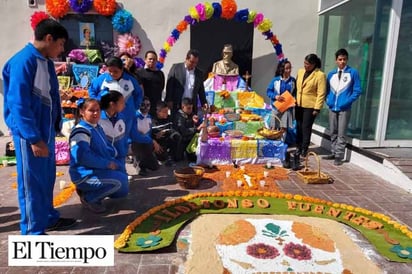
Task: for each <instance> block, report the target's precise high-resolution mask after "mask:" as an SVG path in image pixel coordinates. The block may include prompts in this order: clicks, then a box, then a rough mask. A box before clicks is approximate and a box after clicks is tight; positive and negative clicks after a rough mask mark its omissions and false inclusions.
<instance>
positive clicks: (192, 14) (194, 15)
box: [189, 7, 200, 21]
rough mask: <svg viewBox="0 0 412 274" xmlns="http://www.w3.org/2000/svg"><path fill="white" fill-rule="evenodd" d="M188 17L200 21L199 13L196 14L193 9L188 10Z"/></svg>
mask: <svg viewBox="0 0 412 274" xmlns="http://www.w3.org/2000/svg"><path fill="white" fill-rule="evenodd" d="M189 15H190V16H191V18H193V19H195V20H196V21H199V19H200V16H199V13H198V12H197V9H196V8H195V7H190V8H189Z"/></svg>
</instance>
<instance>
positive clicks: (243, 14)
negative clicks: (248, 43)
mask: <svg viewBox="0 0 412 274" xmlns="http://www.w3.org/2000/svg"><path fill="white" fill-rule="evenodd" d="M248 18H249V9H243V10H239V11H238V12H236V14H235V18H234V19H235V21H238V22H246V21H247V20H248Z"/></svg>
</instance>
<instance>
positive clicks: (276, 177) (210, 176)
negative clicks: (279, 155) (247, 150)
mask: <svg viewBox="0 0 412 274" xmlns="http://www.w3.org/2000/svg"><path fill="white" fill-rule="evenodd" d="M203 178H204V179H207V180H212V181H214V182H218V183H221V186H220V188H221V189H222V190H223V191H231V190H262V191H270V192H278V191H279V188H278V186H277V184H276V182H277V181H280V180H287V179H288V170H287V169H284V168H282V167H275V168H271V169H268V168H266V167H265V166H264V165H252V164H245V165H242V166H238V167H237V168H235V167H234V166H233V165H219V166H215V167H214V168H213V169H211V170H208V169H206V173H205V174H204V175H203ZM238 181H240V182H241V185H238ZM263 182H264V183H263Z"/></svg>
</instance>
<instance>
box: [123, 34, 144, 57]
mask: <svg viewBox="0 0 412 274" xmlns="http://www.w3.org/2000/svg"><path fill="white" fill-rule="evenodd" d="M117 46H118V47H119V51H120V52H126V53H128V54H130V55H131V56H132V57H134V56H136V55H138V54H139V52H140V50H141V48H142V44H141V43H140V39H139V37H138V36H136V35H133V34H131V33H126V34H122V35H119V37H118V38H117Z"/></svg>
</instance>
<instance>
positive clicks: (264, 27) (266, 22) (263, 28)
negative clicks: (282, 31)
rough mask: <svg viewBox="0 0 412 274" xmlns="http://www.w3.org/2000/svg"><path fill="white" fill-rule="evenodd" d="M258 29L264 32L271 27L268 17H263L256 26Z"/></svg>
mask: <svg viewBox="0 0 412 274" xmlns="http://www.w3.org/2000/svg"><path fill="white" fill-rule="evenodd" d="M257 28H258V30H260V31H261V32H266V31H269V30H270V29H271V28H272V21H270V20H269V19H267V18H265V19H263V21H262V23H260V24H259V25H258V26H257Z"/></svg>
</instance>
